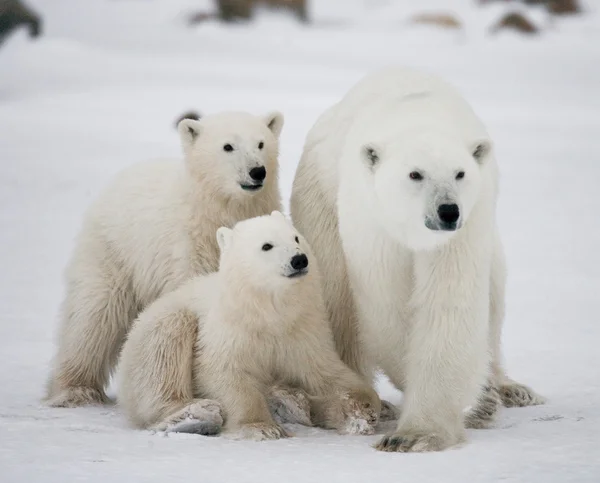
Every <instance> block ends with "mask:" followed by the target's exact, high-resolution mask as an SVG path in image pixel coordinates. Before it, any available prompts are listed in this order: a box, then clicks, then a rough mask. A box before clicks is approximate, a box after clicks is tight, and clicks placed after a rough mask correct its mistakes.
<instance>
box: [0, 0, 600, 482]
mask: <svg viewBox="0 0 600 483" xmlns="http://www.w3.org/2000/svg"><path fill="white" fill-rule="evenodd" d="M598 8H600V4H599V3H598V2H597V1H595V0H587V1H584V0H581V1H579V0H523V1H517V0H512V1H510V0H487V1H476V0H421V1H415V0H219V1H211V0H22V1H21V0H0V319H1V320H0V360H1V361H2V362H3V363H2V364H0V379H1V380H0V431H1V433H2V435H3V436H2V437H0V440H2V442H1V443H0V466H1V467H2V468H4V470H3V471H4V473H3V476H2V478H3V481H51V480H52V481H60V482H61V483H63V482H64V481H72V480H71V479H68V478H80V479H81V480H82V481H83V480H94V478H97V479H100V478H101V477H102V478H104V477H106V475H107V474H110V475H113V479H114V480H117V481H119V480H121V479H123V481H131V480H130V479H128V478H129V477H130V476H132V475H134V476H135V475H137V476H140V475H143V476H147V477H148V478H149V479H153V478H155V479H156V480H157V481H175V480H177V481H179V480H178V479H177V478H182V479H185V481H189V478H188V477H189V476H191V475H196V476H197V475H198V471H200V470H199V469H198V467H194V466H193V462H194V461H199V460H197V458H198V457H200V456H199V454H198V453H197V448H198V445H203V444H204V443H202V442H201V441H197V440H194V441H193V442H192V443H190V442H189V441H188V440H185V439H181V440H180V441H176V442H171V443H170V444H169V442H168V441H165V440H161V439H157V438H151V437H150V436H149V435H147V434H145V433H141V432H134V431H132V430H131V429H129V428H127V427H126V426H125V423H124V419H123V418H121V416H120V414H119V413H118V411H116V410H114V409H110V408H108V409H107V408H103V409H98V408H87V409H81V410H50V409H47V408H44V407H42V406H41V405H40V402H39V401H40V397H41V395H42V391H43V389H42V388H43V384H44V382H45V378H46V375H47V370H48V362H49V360H50V358H51V356H52V353H53V351H54V347H53V337H54V331H55V327H56V314H57V309H58V305H59V304H60V301H61V298H62V290H63V287H62V271H63V268H64V266H65V264H66V261H67V258H68V256H69V253H70V251H71V249H72V246H73V238H74V236H75V235H76V233H77V231H78V229H79V226H80V223H81V216H82V213H83V210H84V209H85V208H86V207H87V206H88V205H89V203H90V201H91V199H92V198H93V197H94V196H95V195H96V194H97V193H98V191H99V190H100V189H102V187H104V186H105V185H106V183H107V182H108V179H109V178H110V177H111V176H113V175H114V174H115V173H116V172H117V171H119V170H121V169H122V168H124V167H126V166H128V165H130V164H132V163H134V162H138V161H142V160H145V159H151V158H156V157H175V158H177V157H179V156H180V151H181V150H180V146H179V139H178V136H177V132H176V130H175V123H176V122H177V120H178V119H179V118H181V116H184V115H200V116H202V115H206V114H210V113H214V112H217V111H221V110H226V109H241V110H248V111H250V112H254V113H257V114H258V113H262V112H267V111H270V110H272V109H278V110H281V111H282V112H283V113H284V115H285V117H286V121H285V127H284V130H283V134H282V138H281V158H280V161H281V166H282V169H281V179H280V185H281V189H282V193H283V196H284V201H285V204H286V206H287V202H288V197H289V193H290V189H291V184H292V180H293V176H294V172H295V168H296V165H297V162H298V160H299V158H300V155H301V152H302V146H303V143H304V139H305V136H306V133H307V132H308V130H309V129H310V127H311V126H312V124H313V123H314V122H315V120H316V119H317V117H318V115H319V114H320V113H321V112H323V111H324V110H325V109H326V108H327V107H328V106H330V105H331V104H332V103H334V102H336V101H337V100H338V99H340V97H341V96H342V95H344V93H345V92H346V91H347V90H348V89H349V88H350V87H351V86H352V85H353V84H354V83H356V82H357V81H358V80H359V79H360V78H361V77H362V76H364V75H365V74H367V73H368V72H371V71H373V70H375V69H377V68H380V67H384V66H389V65H407V66H413V67H418V68H422V69H426V70H429V71H431V72H434V73H437V74H439V75H441V76H443V77H444V78H446V79H447V80H448V81H450V82H452V83H453V84H455V85H456V86H457V87H458V88H459V90H460V91H461V92H462V93H463V94H464V95H465V97H466V98H467V99H468V100H469V102H470V103H471V104H472V105H473V107H474V109H475V111H476V112H477V113H478V114H479V115H480V117H481V118H482V119H483V120H484V122H485V123H486V125H487V126H488V129H489V131H490V132H491V135H492V138H493V139H494V140H495V144H496V150H497V155H498V159H499V164H500V170H501V175H502V178H501V195H500V202H499V221H500V225H501V232H502V234H503V238H504V241H505V245H506V251H507V257H508V262H509V280H508V300H507V303H508V311H507V319H506V324H505V335H504V341H505V354H506V359H507V366H508V370H509V373H510V374H511V375H512V376H513V377H515V378H516V379H518V380H519V381H522V382H525V383H528V384H530V385H531V386H532V387H534V388H535V389H536V390H537V391H538V392H540V393H541V394H543V395H545V396H547V397H548V398H549V403H548V405H546V406H541V407H536V408H525V409H515V410H505V411H503V412H502V414H501V416H500V421H499V428H500V429H499V430H498V431H495V430H494V431H483V432H470V434H469V438H470V443H469V445H468V446H467V447H466V448H464V449H461V450H460V451H454V452H448V453H444V454H442V455H432V456H425V458H433V459H431V460H428V461H435V464H423V461H424V460H422V459H419V458H417V459H415V458H412V459H410V458H409V459H408V460H406V459H405V460H403V461H402V471H403V475H404V476H405V477H406V478H413V477H414V478H416V479H417V480H418V481H436V482H437V481H457V482H461V483H463V482H464V481H468V480H473V481H495V480H496V479H508V480H510V481H526V482H532V481H538V480H537V479H536V478H537V477H538V476H540V475H543V476H544V478H545V479H543V480H539V481H544V482H545V483H548V482H552V481H557V482H558V481H560V482H564V481H590V482H592V481H594V482H598V481H600V467H599V465H600V455H599V454H598V451H599V450H598V444H597V434H598V432H600V416H599V414H598V408H599V407H600V374H599V373H598V367H600V352H599V351H598V350H597V343H598V340H600V325H599V324H598V315H597V314H598V312H599V310H598V309H599V306H598V302H597V300H598V293H599V289H600V276H599V268H600V254H599V252H598V247H600V227H599V216H598V209H599V208H600V190H599V189H598V179H599V178H600V143H599V137H600V17H599V15H598ZM380 389H381V392H382V394H383V395H384V396H385V397H387V398H388V399H391V400H393V401H394V402H400V399H401V397H400V395H399V394H398V393H397V392H396V391H394V390H393V389H392V388H391V387H390V386H389V385H388V384H387V383H386V382H385V381H384V380H383V381H382V382H381V385H380ZM314 431H315V432H309V433H301V434H300V435H301V436H307V435H310V436H311V438H306V437H305V438H302V437H300V438H297V439H294V440H290V441H286V442H285V443H282V444H281V445H279V446H277V447H276V448H277V449H274V448H275V446H272V445H271V446H269V448H270V451H276V453H275V454H277V456H278V458H276V459H274V460H273V461H271V460H269V461H265V459H264V458H261V457H260V452H261V451H264V450H263V449H252V450H251V451H255V452H257V455H256V457H254V456H253V454H251V455H250V456H248V453H244V451H246V450H245V449H244V447H243V446H232V447H230V446H227V447H226V450H227V454H228V455H229V456H228V457H229V458H230V459H229V460H228V461H230V463H229V464H227V465H224V466H223V467H221V466H219V469H218V471H217V469H215V467H214V465H212V466H211V471H213V472H214V471H217V473H211V474H212V475H213V476H214V478H213V479H211V480H210V481H233V480H234V479H235V481H252V478H251V477H250V476H248V475H252V474H256V473H253V471H263V472H264V471H267V473H268V474H269V475H271V476H273V475H275V476H277V475H278V474H281V473H285V474H286V478H285V479H284V481H286V482H292V481H320V478H318V477H317V476H318V475H321V476H322V475H324V474H326V475H328V476H327V479H326V481H328V482H334V481H338V480H339V481H342V480H343V481H344V482H345V483H347V482H349V481H371V480H372V479H375V478H378V477H381V478H389V476H390V475H391V474H393V472H397V471H398V469H397V466H398V460H394V459H389V458H388V459H381V455H378V454H375V452H374V451H371V450H370V449H369V447H368V444H367V441H366V440H369V438H366V440H365V439H360V438H358V439H357V438H350V439H345V440H343V442H342V441H341V440H338V439H335V435H334V436H332V437H330V436H327V437H326V436H324V435H323V433H319V432H318V431H317V430H314ZM312 436H314V438H312ZM375 439H376V438H375V437H374V439H373V441H374V440H375ZM32 441H35V444H33V445H32V443H31V442H32ZM594 441H595V443H594ZM206 444H208V443H206ZM210 444H211V445H210V446H201V447H202V452H201V453H200V454H201V455H202V456H201V461H207V459H208V460H209V462H210V461H216V460H217V459H218V458H221V457H222V453H220V451H222V450H223V448H224V446H221V445H225V443H217V442H214V441H213V442H211V443H210ZM132 448H133V449H132ZM136 448H137V449H136ZM253 448H254V447H253ZM261 448H264V446H261ZM277 451H279V453H277ZM286 451H287V452H290V454H291V453H293V456H289V457H288V456H285V455H286V454H287V453H286ZM324 454H327V455H328V458H329V459H328V460H323V459H322V458H321V456H322V455H324ZM165 455H168V456H165ZM238 457H239V458H238ZM279 457H281V458H279ZM165 458H167V459H168V461H166V463H165ZM231 458H233V459H231ZM365 458H366V459H365ZM232 461H235V464H234V463H232ZM240 461H242V463H240ZM94 462H100V463H102V464H100V463H94ZM366 462H368V463H369V464H368V465H366V464H365V463H366ZM394 462H395V463H394ZM265 465H266V466H265ZM380 465H381V466H380ZM259 468H260V469H259ZM265 468H267V469H265ZM204 469H206V468H204ZM366 471H368V474H369V475H370V476H369V479H368V480H366V479H365V476H364V475H365V472H366ZM269 472H270V473H269ZM261 474H263V473H261ZM36 475H37V476H36ZM123 475H128V476H127V478H126V477H125V476H123ZM315 475H317V476H315ZM440 475H441V476H443V478H441V477H440ZM167 476H170V477H172V478H174V479H169V480H164V479H161V478H166V477H167ZM275 476H274V477H275ZM500 477H502V478H500ZM265 479H266V480H268V479H269V478H267V477H266V476H265ZM136 481H137V480H136ZM182 481H183V480H182Z"/></svg>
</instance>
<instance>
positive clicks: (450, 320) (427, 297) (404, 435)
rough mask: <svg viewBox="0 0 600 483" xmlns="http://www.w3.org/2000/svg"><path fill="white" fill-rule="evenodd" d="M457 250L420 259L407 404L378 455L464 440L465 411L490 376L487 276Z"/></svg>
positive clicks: (440, 446) (418, 256)
mask: <svg viewBox="0 0 600 483" xmlns="http://www.w3.org/2000/svg"><path fill="white" fill-rule="evenodd" d="M457 250H459V249H458V248H457V247H452V246H451V247H445V248H442V249H440V250H439V251H438V252H436V253H434V254H431V253H417V254H416V255H415V272H414V273H415V291H414V293H413V299H412V300H411V306H412V310H413V317H412V320H411V321H410V323H411V325H410V332H409V336H408V341H407V342H408V343H407V346H406V354H405V368H404V369H405V374H406V379H405V380H406V385H405V392H404V404H403V408H402V415H401V416H400V420H399V421H398V427H397V429H396V431H395V432H394V433H393V434H390V435H388V436H386V437H384V438H383V439H382V440H381V441H380V442H379V443H378V444H377V445H376V448H377V449H378V450H380V451H388V452H394V451H397V452H423V451H439V450H443V449H445V448H448V447H450V446H453V445H455V444H458V443H460V442H462V441H463V440H464V439H465V431H464V415H463V409H464V408H465V407H466V406H469V405H471V404H473V403H474V402H475V401H476V399H477V396H478V395H479V394H480V391H481V387H482V385H483V383H484V382H485V379H486V376H487V373H488V369H487V368H488V359H489V356H488V350H487V330H488V322H487V321H488V295H489V271H487V272H486V270H485V266H484V267H478V266H477V265H475V264H474V263H473V261H472V260H471V259H470V258H471V257H475V256H476V255H475V254H462V257H457V256H456V254H455V253H453V251H457ZM463 260H464V261H463Z"/></svg>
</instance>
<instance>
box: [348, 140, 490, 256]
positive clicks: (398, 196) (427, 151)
mask: <svg viewBox="0 0 600 483" xmlns="http://www.w3.org/2000/svg"><path fill="white" fill-rule="evenodd" d="M490 152H491V143H490V141H489V140H488V139H477V140H474V141H472V142H464V141H463V140H461V139H459V138H458V136H453V135H449V134H445V133H440V132H429V133H428V132H410V131H409V132H405V133H401V134H400V135H398V133H395V135H394V136H388V137H385V136H382V137H379V138H377V136H374V137H373V138H372V140H370V141H368V142H365V143H362V144H361V145H359V146H356V147H355V155H354V161H355V162H354V169H353V172H354V176H353V177H354V180H353V185H355V186H357V188H358V189H359V190H360V191H361V192H362V195H363V197H364V198H365V201H366V202H367V206H369V205H370V209H372V211H373V213H374V216H375V217H376V218H377V219H378V223H379V224H380V225H382V226H383V227H384V229H385V230H386V231H387V232H388V233H389V234H390V235H391V236H392V237H393V238H395V239H397V240H398V241H399V242H400V243H402V244H404V245H406V246H408V247H409V248H411V249H413V250H428V249H432V248H435V247H436V246H440V245H441V244H443V243H445V242H447V241H448V240H449V239H450V238H452V237H453V236H454V234H455V233H456V232H457V231H458V230H460V229H461V228H462V227H463V226H464V225H465V223H466V222H467V220H468V218H469V215H470V214H471V212H472V210H473V207H474V206H475V204H476V203H477V200H478V197H479V193H480V191H481V189H485V188H483V187H484V186H486V185H485V182H484V178H485V174H484V170H485V169H486V162H487V161H488V157H489V156H490Z"/></svg>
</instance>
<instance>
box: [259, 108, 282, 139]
mask: <svg viewBox="0 0 600 483" xmlns="http://www.w3.org/2000/svg"><path fill="white" fill-rule="evenodd" d="M263 120H264V121H265V124H266V125H267V127H268V128H269V129H270V130H271V131H272V132H273V136H275V138H276V139H279V135H280V134H281V130H282V129H283V114H281V113H280V112H279V111H273V112H270V113H269V114H266V115H265V116H263Z"/></svg>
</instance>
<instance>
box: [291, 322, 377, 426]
mask: <svg viewBox="0 0 600 483" xmlns="http://www.w3.org/2000/svg"><path fill="white" fill-rule="evenodd" d="M313 334H314V335H315V336H316V337H315V339H314V340H313V341H312V342H310V343H308V344H306V345H304V344H298V346H299V347H301V350H302V349H303V350H302V352H300V351H298V352H296V354H295V355H296V357H297V359H296V360H297V363H296V364H294V368H295V373H294V374H293V375H292V377H293V379H295V380H299V381H301V385H302V386H303V387H304V388H305V389H306V391H307V392H308V393H309V394H311V398H310V399H311V401H310V402H311V421H312V423H313V424H314V425H316V426H321V427H324V428H328V429H337V430H338V431H339V432H340V433H342V434H373V433H374V432H375V426H376V425H377V423H378V421H379V415H380V413H381V400H380V399H379V396H378V395H377V393H376V392H375V390H374V389H373V388H371V387H370V386H369V385H368V384H367V383H366V382H365V381H364V380H363V379H362V378H361V377H360V376H359V375H358V374H356V373H355V372H354V371H352V370H351V369H350V368H349V367H348V366H346V365H345V364H344V363H343V362H342V361H341V359H340V358H339V357H338V356H337V353H336V352H335V349H334V348H333V343H332V337H331V334H327V333H325V334H323V335H322V336H321V337H319V333H318V332H317V331H315V332H314V333H313Z"/></svg>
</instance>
